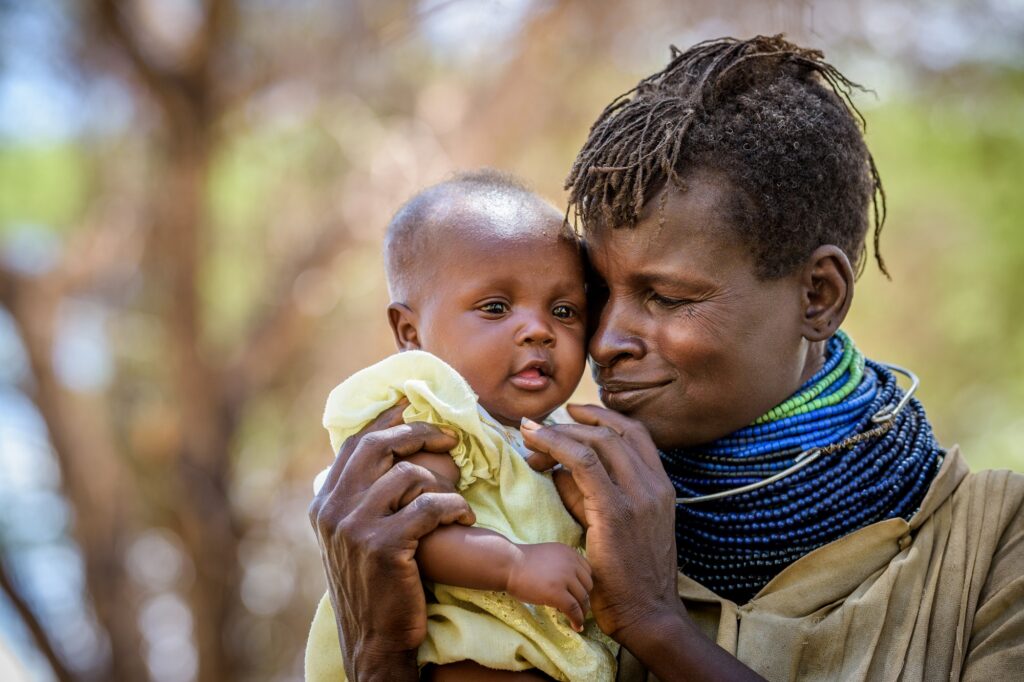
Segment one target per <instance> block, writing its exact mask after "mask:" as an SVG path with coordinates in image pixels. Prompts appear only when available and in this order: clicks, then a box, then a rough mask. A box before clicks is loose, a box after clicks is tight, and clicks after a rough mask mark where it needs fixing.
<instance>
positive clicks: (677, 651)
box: [616, 603, 764, 682]
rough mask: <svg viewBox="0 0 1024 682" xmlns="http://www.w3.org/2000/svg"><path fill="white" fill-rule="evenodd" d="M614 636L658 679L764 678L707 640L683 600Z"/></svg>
mask: <svg viewBox="0 0 1024 682" xmlns="http://www.w3.org/2000/svg"><path fill="white" fill-rule="evenodd" d="M616 639H618V641H619V644H621V645H622V646H624V647H625V648H626V649H628V650H629V652H630V653H631V654H633V655H634V656H636V658H637V659H638V660H639V661H640V662H641V663H643V665H644V666H645V667H646V668H647V669H648V670H650V671H651V672H652V673H654V675H655V676H656V677H657V678H658V679H661V680H752V681H753V680H761V681H762V682H763V680H764V678H762V677H761V676H760V675H758V674H757V673H755V672H754V671H753V670H751V669H750V668H748V667H747V666H745V665H744V664H743V663H741V662H740V660H739V659H737V658H736V657H734V656H732V655H731V654H729V653H728V652H727V651H725V649H723V648H721V647H720V646H718V645H717V644H715V643H714V642H713V641H711V640H710V639H708V637H707V636H706V635H705V634H704V633H703V632H701V631H700V629H699V628H698V627H697V625H696V623H694V622H693V620H692V619H691V618H690V617H689V616H688V615H687V614H686V609H685V608H684V607H683V605H682V603H680V604H679V607H678V609H671V608H670V609H666V610H665V612H664V613H660V614H655V615H653V616H651V617H649V618H647V619H645V620H643V621H640V622H638V623H636V624H635V625H632V626H630V627H628V628H626V629H624V630H623V631H621V632H619V633H618V635H617V637H616Z"/></svg>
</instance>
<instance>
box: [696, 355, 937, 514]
mask: <svg viewBox="0 0 1024 682" xmlns="http://www.w3.org/2000/svg"><path fill="white" fill-rule="evenodd" d="M879 364H881V365H883V366H884V367H886V368H888V369H889V370H890V371H892V372H895V373H897V374H902V375H903V376H905V377H907V378H908V379H909V380H910V388H908V389H907V390H906V391H905V392H904V394H903V396H902V398H900V400H899V402H897V403H896V405H895V406H892V407H890V406H888V405H886V406H885V407H883V408H882V409H880V410H879V411H878V412H876V413H875V414H874V415H873V416H872V417H871V423H873V424H877V426H875V427H873V428H871V429H868V430H867V431H864V432H862V433H855V434H854V435H852V436H849V437H847V438H844V439H843V440H841V441H839V442H838V443H833V444H831V445H826V446H823V447H814V448H810V449H808V450H804V451H803V452H801V453H800V454H799V455H797V456H796V459H795V460H794V464H793V465H792V466H790V467H788V468H786V469H783V470H782V471H780V472H778V473H776V474H773V475H771V476H768V477H767V478H764V479H762V480H760V481H757V482H755V483H750V484H747V485H742V486H739V487H736V488H729V489H728V490H722V491H719V492H716V493H710V494H708V495H698V496H695V497H677V498H676V504H677V505H678V504H684V505H686V504H699V503H701V502H710V501H711V500H719V499H722V498H725V497H732V496H734V495H741V494H743V493H748V492H751V491H753V490H758V489H760V488H763V487H765V486H767V485H771V484H772V483H775V482H776V481H780V480H782V479H784V478H786V477H787V476H791V475H793V474H795V473H796V472H798V471H800V470H801V469H803V468H804V467H807V466H809V465H810V464H812V463H814V462H815V461H817V460H818V459H819V458H820V457H821V456H822V455H830V454H832V453H834V452H838V451H839V450H844V449H846V448H848V447H850V446H851V445H856V444H857V443H860V442H862V441H865V440H868V439H870V438H875V437H877V436H881V435H882V434H884V433H885V432H887V431H888V430H889V429H891V428H892V425H893V420H894V419H895V417H896V415H898V414H899V413H900V412H901V411H902V410H903V408H904V407H906V406H907V403H909V402H910V399H911V398H912V397H913V395H914V392H915V391H917V388H918V386H920V385H921V380H920V379H918V377H917V375H916V374H914V373H913V372H911V371H910V370H909V369H905V368H903V367H899V366H898V365H890V364H888V363H879Z"/></svg>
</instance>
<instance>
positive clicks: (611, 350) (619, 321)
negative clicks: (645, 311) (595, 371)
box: [588, 299, 647, 367]
mask: <svg viewBox="0 0 1024 682" xmlns="http://www.w3.org/2000/svg"><path fill="white" fill-rule="evenodd" d="M594 312H595V313H596V314H597V326H596V328H595V329H594V333H593V334H592V335H591V337H590V343H589V345H588V351H589V352H590V358H591V360H592V361H593V362H594V363H595V364H597V365H598V366H599V367H610V366H612V365H614V364H616V363H617V362H619V361H620V360H624V359H627V358H633V359H639V358H641V357H643V356H644V355H645V354H646V353H647V346H646V344H645V343H644V340H643V336H642V335H641V333H640V330H639V328H638V327H637V325H636V324H634V323H633V321H632V320H631V315H630V314H629V311H628V310H627V309H626V305H625V304H624V303H622V302H616V301H615V300H614V299H609V300H608V301H607V302H605V304H604V305H603V306H602V307H601V309H600V310H598V311H594Z"/></svg>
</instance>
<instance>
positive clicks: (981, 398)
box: [0, 87, 1024, 470]
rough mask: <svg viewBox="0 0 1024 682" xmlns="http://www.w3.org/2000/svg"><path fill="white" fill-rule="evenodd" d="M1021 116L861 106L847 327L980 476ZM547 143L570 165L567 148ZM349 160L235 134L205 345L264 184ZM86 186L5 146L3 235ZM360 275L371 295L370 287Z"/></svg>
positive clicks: (318, 178) (329, 149) (1017, 356)
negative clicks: (871, 241) (861, 231)
mask: <svg viewBox="0 0 1024 682" xmlns="http://www.w3.org/2000/svg"><path fill="white" fill-rule="evenodd" d="M1022 110H1024V95H1022V94H1021V92H1020V91H1018V90H1016V89H1015V88H1013V87H1007V88H1005V89H1000V90H999V91H997V92H991V91H990V92H988V93H987V94H986V96H984V97H970V98H965V99H959V100H954V101H952V102H951V101H949V100H948V99H947V98H943V97H940V96H937V95H932V94H927V93H926V94H921V95H919V96H917V97H906V96H905V97H902V98H899V99H894V100H890V101H887V102H884V103H882V104H879V105H876V106H874V107H872V108H870V109H866V110H865V114H866V117H867V119H868V141H869V145H870V147H871V149H872V151H873V153H874V155H875V157H876V161H877V163H878V166H879V169H880V172H881V174H882V178H883V181H884V184H885V188H886V194H887V198H888V207H889V217H888V221H887V224H886V228H885V230H884V232H883V236H882V253H883V255H884V257H885V260H886V263H887V265H888V267H889V270H890V272H891V273H892V281H891V282H890V281H887V280H886V279H885V278H884V277H883V276H882V275H880V274H879V273H878V271H877V269H876V268H875V267H874V264H873V262H871V263H869V265H868V268H867V271H866V272H865V275H864V276H863V278H862V279H861V281H860V282H859V284H858V291H857V300H856V304H855V305H854V308H853V312H852V314H851V319H850V320H849V322H848V324H847V326H848V328H850V329H851V331H852V333H853V334H854V336H855V337H856V338H857V339H859V341H860V343H861V344H862V345H863V346H864V347H865V348H866V350H867V351H868V352H869V353H870V354H871V355H873V356H875V357H877V358H879V359H883V360H889V361H893V362H898V363H903V364H905V365H907V366H909V367H912V368H913V369H914V370H915V371H917V372H918V373H919V374H920V375H921V377H922V380H923V385H922V389H921V397H922V399H923V401H924V403H925V406H926V407H927V408H928V410H929V413H930V414H931V415H932V418H933V420H934V421H935V424H936V428H937V430H938V432H939V435H940V437H941V438H942V440H943V441H944V442H945V443H954V442H959V443H961V444H962V445H963V446H964V447H965V452H966V454H967V457H968V459H969V461H970V462H971V463H972V464H973V465H974V466H975V467H1010V468H1014V469H1017V470H1024V448H1022V447H1021V446H1020V443H1021V442H1022V441H1024V307H1022V306H1021V303H1020V301H1021V300H1024V276H1022V273H1024V229H1022V227H1021V226H1022V225H1024V192H1022V191H1021V182H1022V178H1024V128H1021V126H1020V125H1019V118H1018V117H1019V112H1020V111H1022ZM550 144H551V145H554V146H555V147H556V148H557V149H558V153H559V154H560V155H564V156H565V163H564V165H565V166H568V162H569V160H570V159H569V154H570V153H571V151H566V150H565V149H563V147H565V148H566V149H568V147H566V143H565V140H563V139H559V140H551V141H550ZM346 167H347V161H346V159H345V157H344V156H343V155H342V154H341V153H340V152H339V150H338V144H337V141H336V140H335V139H334V138H332V137H331V135H329V134H328V133H327V132H326V131H325V130H324V129H323V127H321V126H320V125H318V124H313V125H310V124H303V125H293V126H290V127H279V128H275V129H272V130H262V129H244V128H243V129H241V130H239V131H238V132H237V133H236V134H234V135H233V136H232V137H231V140H230V142H229V143H228V144H226V145H225V146H224V147H223V151H222V153H221V154H220V155H219V156H218V157H217V158H216V159H214V162H213V170H212V173H211V183H210V189H209V192H210V196H209V200H210V218H209V219H210V221H211V224H212V225H213V226H214V227H215V230H214V232H213V238H214V240H215V242H216V243H215V244H213V245H211V247H212V248H211V252H210V254H211V259H210V261H209V262H208V265H207V268H206V271H205V272H204V273H203V280H202V282H203V285H202V289H201V291H202V292H203V295H204V298H205V299H206V303H207V313H208V318H209V319H208V323H209V325H210V333H211V334H212V336H213V337H215V338H219V339H230V338H231V337H232V336H234V335H235V334H237V332H238V330H239V328H240V327H241V325H242V324H243V323H244V321H245V319H246V316H247V314H248V312H249V311H250V310H251V309H252V307H253V306H254V305H256V304H257V301H256V300H255V299H254V295H255V292H256V291H257V290H258V287H257V286H256V284H257V283H258V282H259V281H260V280H261V278H263V277H265V276H267V274H268V273H267V272H266V269H265V265H266V263H267V258H266V257H265V251H266V248H267V245H266V242H265V239H266V237H267V235H268V234H269V233H270V231H271V230H272V228H273V226H272V225H270V224H269V221H270V220H271V219H272V216H278V215H281V213H282V211H281V207H280V206H276V205H272V202H280V201H287V200H288V196H287V194H285V195H282V194H281V193H280V192H275V191H274V190H275V188H279V187H281V186H283V185H284V184H286V183H285V180H287V185H288V187H289V188H290V190H291V191H302V188H303V187H305V188H306V189H308V191H309V193H310V196H314V195H317V194H318V193H322V186H323V185H325V184H326V183H328V182H331V181H333V178H336V177H337V176H338V175H339V174H340V173H341V172H342V170H344V169H345V168H346ZM89 182H90V165H89V163H88V161H87V159H86V157H85V156H84V155H83V154H82V152H81V150H80V148H79V147H77V146H75V145H72V144H67V145H52V144H51V145H47V146H42V147H30V146H9V147H6V148H3V149H2V150H0V229H2V230H10V229H12V227H14V226H17V225H31V226H33V227H36V226H38V228H39V229H53V230H62V229H65V227H66V226H67V225H69V224H71V223H73V222H74V221H75V220H76V218H77V217H78V216H79V215H80V213H81V211H82V210H83V207H84V206H85V204H86V201H87V195H88V191H89ZM296 188H298V189H296ZM304 199H308V197H305V198H296V199H295V200H294V201H295V204H296V205H304ZM324 210H325V211H327V209H326V208H325V209H324ZM300 219H301V220H316V219H317V217H316V216H312V217H311V216H308V215H306V216H296V220H300ZM371 227H372V229H376V230H381V229H382V228H383V226H382V225H378V226H371ZM356 260H358V261H360V262H364V259H362V258H356ZM362 275H363V277H368V278H370V279H371V281H373V282H374V284H373V287H375V288H376V290H377V292H378V293H379V289H380V287H381V285H382V282H381V278H380V277H379V276H378V275H377V274H376V273H374V272H373V271H372V270H366V271H364V272H363V273H362ZM336 314H338V315H342V316H343V315H344V310H341V311H337V313H336ZM381 325H383V321H381ZM373 338H375V339H380V338H381V335H380V334H374V335H373ZM387 350H388V349H386V348H382V349H379V352H380V353H383V352H386V351H387Z"/></svg>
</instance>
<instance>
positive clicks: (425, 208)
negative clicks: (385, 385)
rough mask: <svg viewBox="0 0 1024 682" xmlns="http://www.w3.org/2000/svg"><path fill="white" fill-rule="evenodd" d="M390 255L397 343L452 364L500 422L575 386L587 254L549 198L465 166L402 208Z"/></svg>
mask: <svg viewBox="0 0 1024 682" xmlns="http://www.w3.org/2000/svg"><path fill="white" fill-rule="evenodd" d="M384 255H385V265H386V270H387V278H388V291H389V293H390V294H391V305H390V306H388V319H389V321H390V323H391V329H392V330H393V331H394V334H395V341H396V343H397V344H398V347H399V349H400V350H412V349H419V350H425V351H429V352H430V353H433V354H434V355H436V356H438V357H439V358H441V359H442V360H444V361H445V362H447V363H448V364H449V365H451V366H452V367H454V368H455V369H456V370H457V371H458V372H459V373H460V374H461V375H462V376H463V377H464V378H465V379H466V381H467V382H469V385H470V386H472V388H473V390H474V391H476V394H477V395H478V396H479V398H480V404H481V405H482V406H483V407H484V409H486V410H487V411H488V412H489V413H490V414H491V415H492V416H494V417H495V418H496V419H498V420H500V421H501V422H502V423H505V424H509V425H518V424H519V421H520V419H521V418H522V417H529V418H530V419H533V420H536V421H540V420H541V419H543V418H544V417H546V416H547V415H548V414H549V413H550V412H551V411H552V410H554V409H555V408H556V407H558V406H559V405H561V404H562V403H563V402H565V401H566V400H567V399H568V398H569V396H570V395H571V394H572V392H573V391H574V390H575V388H576V386H577V384H578V383H579V380H580V377H581V376H582V374H583V368H584V364H585V357H586V350H585V341H584V336H585V327H586V320H585V314H586V312H585V307H586V300H585V296H584V289H583V261H582V254H581V253H580V248H579V245H578V242H577V240H576V239H575V236H574V235H573V233H572V231H571V230H570V229H569V227H568V226H567V225H566V224H565V221H564V220H563V217H562V214H561V213H560V212H559V211H558V210H557V209H555V208H554V207H553V206H552V205H551V204H549V203H547V202H546V201H544V200H543V199H541V198H540V197H538V196H537V195H536V194H534V193H533V192H531V191H530V190H528V189H527V188H526V187H524V186H523V185H522V184H520V183H519V182H518V181H517V180H515V179H514V178H511V177H509V176H507V175H504V174H501V173H498V172H496V171H490V170H485V171H476V172H472V173H466V174H462V175H459V176H456V177H455V178H453V179H451V180H448V181H446V182H442V183H440V184H438V185H434V186H433V187H429V188H427V189H425V190H423V191H422V192H420V193H419V194H417V195H416V196H414V197H413V198H412V199H410V200H409V201H408V202H406V203H405V205H404V206H402V208H400V209H399V210H398V213H396V214H395V217H394V218H393V219H392V220H391V224H390V225H389V226H388V232H387V237H386V238H385V244H384Z"/></svg>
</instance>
